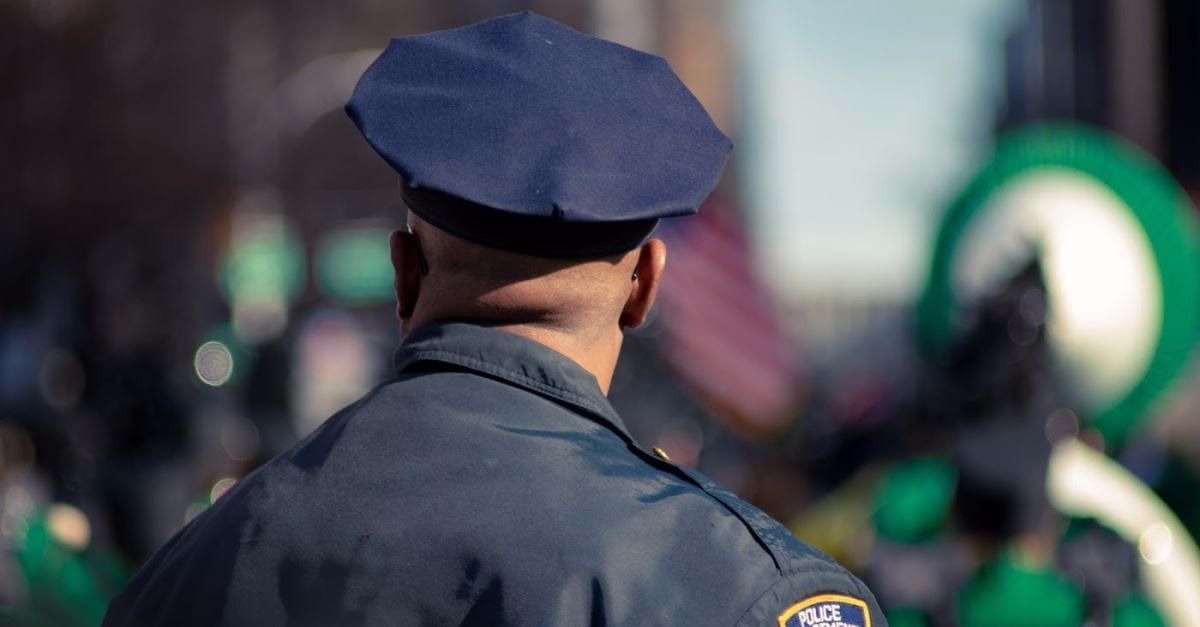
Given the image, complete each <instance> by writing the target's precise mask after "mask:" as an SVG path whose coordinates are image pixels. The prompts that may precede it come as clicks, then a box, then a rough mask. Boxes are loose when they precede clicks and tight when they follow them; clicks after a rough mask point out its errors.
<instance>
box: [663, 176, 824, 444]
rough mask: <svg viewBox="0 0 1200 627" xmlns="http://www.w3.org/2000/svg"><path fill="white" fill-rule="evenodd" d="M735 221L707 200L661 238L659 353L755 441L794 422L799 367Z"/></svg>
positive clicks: (731, 209) (719, 203)
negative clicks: (664, 260)
mask: <svg viewBox="0 0 1200 627" xmlns="http://www.w3.org/2000/svg"><path fill="white" fill-rule="evenodd" d="M737 218H738V215H737V208H736V207H735V206H734V205H732V204H731V203H729V202H728V201H727V200H725V199H724V198H722V197H720V196H719V195H716V194H714V195H713V196H711V197H710V198H709V199H708V200H707V201H706V202H705V203H704V205H703V206H702V207H701V209H700V213H699V215H696V216H694V217H691V218H687V219H683V220H673V221H670V222H671V224H668V225H665V227H664V229H663V231H662V232H661V237H662V239H663V240H664V241H665V242H666V243H667V268H666V273H665V275H664V277H663V283H662V286H661V288H660V290H661V292H660V295H659V299H660V300H659V302H660V307H661V310H660V315H661V320H662V325H661V327H662V334H663V353H664V357H665V359H666V361H667V363H668V364H669V365H670V367H671V368H672V369H673V370H674V371H675V372H676V373H677V374H678V375H679V377H680V378H681V379H682V380H683V381H685V382H686V383H687V384H689V385H690V386H691V387H692V388H693V389H695V390H696V392H697V393H698V394H699V395H700V396H701V397H703V398H704V400H706V401H707V402H708V403H709V405H711V406H712V407H713V408H714V409H715V410H716V411H717V413H718V414H719V415H721V416H722V417H723V418H726V419H728V420H729V421H730V423H731V424H732V426H734V427H736V428H738V429H741V430H743V431H747V432H750V433H751V434H756V435H761V434H768V433H772V432H778V431H780V430H782V429H783V428H785V427H786V426H787V425H788V424H789V423H790V422H791V420H792V418H793V417H794V416H795V414H796V412H797V409H798V402H799V397H800V393H799V390H800V386H799V383H800V381H801V372H800V362H799V359H798V351H797V350H796V346H795V344H794V342H793V341H792V339H791V338H790V337H789V335H788V334H787V332H786V330H785V328H784V325H783V322H782V320H781V318H780V315H779V312H778V308H777V306H776V303H775V300H774V298H773V297H772V295H771V293H770V291H769V290H768V289H767V287H766V286H765V285H764V284H763V282H762V281H761V280H760V279H759V276H758V274H757V273H756V270H755V267H754V265H753V263H752V262H751V258H750V248H749V244H748V241H747V238H746V234H745V232H744V230H743V228H742V226H741V224H740V222H739V221H738V219H737Z"/></svg>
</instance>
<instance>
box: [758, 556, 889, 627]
mask: <svg viewBox="0 0 1200 627" xmlns="http://www.w3.org/2000/svg"><path fill="white" fill-rule="evenodd" d="M737 625H738V626H739V627H742V626H745V627H749V626H752V625H753V626H755V627H758V626H763V627H767V626H769V627H887V619H886V618H884V616H883V611H882V610H881V609H880V608H879V603H878V602H877V601H876V600H875V595H873V594H871V591H870V590H868V589H867V586H866V585H864V584H863V583H862V582H861V581H859V579H858V578H857V577H855V576H854V575H852V574H850V573H849V572H847V571H846V570H844V569H842V568H839V567H837V566H834V565H829V566H828V567H818V568H810V569H806V570H804V571H791V572H787V571H785V572H784V573H783V574H782V575H781V576H780V577H779V578H778V579H776V580H775V582H774V583H772V584H771V586H770V587H769V588H767V590H766V591H765V592H764V593H763V594H762V596H760V597H759V598H758V600H757V601H755V602H754V604H753V605H751V606H750V609H748V610H746V613H745V614H744V615H743V616H742V618H741V619H740V620H739V621H738V623H737Z"/></svg>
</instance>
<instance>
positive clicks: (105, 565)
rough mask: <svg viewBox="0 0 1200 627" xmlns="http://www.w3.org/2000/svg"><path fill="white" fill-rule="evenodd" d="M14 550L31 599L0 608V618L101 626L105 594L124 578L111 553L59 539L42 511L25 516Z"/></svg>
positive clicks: (38, 623) (106, 599)
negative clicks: (80, 547) (27, 604)
mask: <svg viewBox="0 0 1200 627" xmlns="http://www.w3.org/2000/svg"><path fill="white" fill-rule="evenodd" d="M13 553H14V557H15V558H16V562H17V565H18V566H19V568H20V571H21V574H22V575H23V576H24V578H25V584H26V587H27V589H28V591H29V601H30V607H20V608H4V610H3V612H0V618H4V620H5V621H7V620H8V619H12V620H13V621H14V624H29V625H41V624H46V625H59V626H66V627H74V626H84V625H99V624H100V623H101V621H102V620H103V619H104V612H105V610H106V609H107V608H108V601H109V599H110V598H111V597H112V595H113V594H115V593H116V591H117V590H119V589H120V587H121V586H122V585H123V584H124V582H125V581H126V580H127V579H128V573H127V571H126V569H125V568H124V566H123V565H121V563H120V560H119V559H118V558H117V557H116V556H115V555H114V554H112V553H111V552H107V551H104V550H101V549H95V548H93V549H87V550H83V551H80V550H76V549H73V548H71V547H68V546H65V545H63V544H62V543H60V542H58V541H57V540H56V539H55V537H54V534H53V533H52V532H51V529H50V526H49V525H48V521H47V517H46V511H45V510H43V511H40V512H38V513H37V514H35V515H34V516H32V517H30V518H29V519H28V520H27V521H26V526H25V529H24V533H23V534H22V535H21V536H20V538H19V540H18V541H16V542H15V543H14V546H13ZM4 624H8V623H7V622H5V623H4Z"/></svg>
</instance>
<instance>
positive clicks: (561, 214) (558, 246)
mask: <svg viewBox="0 0 1200 627" xmlns="http://www.w3.org/2000/svg"><path fill="white" fill-rule="evenodd" d="M346 111H347V113H348V114H349V115H350V118H351V119H352V120H353V121H354V123H355V124H356V125H357V126H358V128H359V130H360V131H361V132H362V134H363V136H364V137H365V138H366V140H367V141H368V143H370V144H371V147H372V148H374V149H375V150H376V152H378V153H379V155H380V156H381V157H383V159H384V160H385V161H387V163H388V164H389V165H391V166H392V167H393V168H394V169H395V170H396V172H397V173H398V174H399V175H400V178H401V179H402V182H403V185H402V188H401V195H402V196H403V200H404V203H405V204H406V205H407V206H408V208H409V209H410V210H411V212H412V213H413V214H415V216H417V219H416V220H415V222H414V224H413V226H414V231H415V237H413V236H410V235H409V234H407V233H404V232H398V233H397V234H396V235H395V236H394V237H393V249H394V250H393V257H394V261H395V264H396V268H397V288H398V289H397V292H398V294H399V295H400V299H399V300H400V313H401V317H402V318H404V319H406V320H409V321H410V322H409V326H412V323H413V322H414V321H415V322H417V323H419V322H422V321H424V320H425V319H432V317H434V316H437V317H443V318H444V317H448V316H459V317H471V318H474V319H476V320H479V321H482V322H486V321H488V319H489V317H494V318H495V319H496V320H497V321H498V322H500V323H508V321H510V320H518V321H520V322H519V323H521V324H527V323H528V324H533V323H536V324H539V325H542V326H544V327H550V328H553V327H555V326H559V327H561V326H563V325H568V324H578V325H582V327H588V328H600V329H603V331H602V332H604V333H610V332H614V329H615V330H616V331H619V329H620V328H621V327H627V326H635V325H637V324H640V323H641V321H642V320H643V319H644V318H645V315H646V312H647V311H648V309H649V304H650V303H651V302H653V295H654V288H655V287H656V286H657V280H658V276H659V274H660V273H661V267H662V264H663V258H664V256H665V252H664V249H663V246H662V244H661V242H658V241H657V240H650V239H648V238H649V236H650V234H651V232H652V231H653V229H654V227H655V225H656V224H657V223H658V221H659V219H661V218H669V217H675V216H683V215H688V214H692V213H695V212H696V210H697V208H698V207H699V205H700V203H701V202H702V201H703V200H704V198H705V197H707V196H708V194H709V193H710V192H711V191H712V189H713V188H714V187H715V186H716V184H717V181H718V180H719V178H720V175H721V171H722V169H723V168H724V164H725V159H726V157H727V155H728V153H729V150H730V149H731V147H732V145H731V142H730V141H729V138H727V137H726V136H725V135H724V134H723V133H721V131H720V130H719V129H718V128H717V127H716V125H715V124H714V123H713V121H712V119H711V118H710V117H709V116H708V114H707V113H706V112H705V111H704V108H703V107H702V106H701V105H700V103H699V102H698V101H697V100H696V98H695V97H694V96H693V95H692V93H691V92H690V91H688V89H687V87H686V86H685V85H684V84H683V82H682V81H680V79H679V77H678V76H676V75H675V73H674V72H673V71H672V70H671V68H670V66H669V65H668V64H667V62H666V61H665V60H664V59H663V58H661V57H658V56H655V55H651V54H646V53H644V52H640V51H637V50H633V49H631V48H628V47H625V46H622V45H619V44H616V43H613V42H610V41H604V40H601V39H597V38H595V37H591V36H589V35H586V34H584V33H580V32H578V31H576V30H573V29H571V28H569V27H567V26H565V25H563V24H559V23H557V22H554V21H553V20H549V19H546V18H544V17H541V16H539V15H536V14H533V13H530V12H525V13H519V14H514V15H507V16H503V17H498V18H495V19H491V20H487V21H484V22H480V23H477V24H472V25H470V26H466V27H463V28H456V29H452V30H446V31H438V32H434V33H425V34H421V35H414V36H410V37H400V38H396V39H393V40H392V41H391V42H390V43H389V44H388V47H387V49H386V50H384V51H383V53H382V54H381V55H380V56H379V58H378V59H376V60H375V62H374V63H372V64H371V66H370V67H369V68H368V69H367V71H366V72H365V73H364V74H363V76H362V78H361V79H360V80H359V82H358V85H357V86H356V87H355V91H354V96H353V97H352V98H351V100H350V102H349V103H348V104H347V105H346ZM418 251H420V252H421V253H423V254H424V255H425V256H426V259H425V261H426V262H427V263H426V264H424V265H426V266H427V270H428V271H427V272H417V271H416V262H417V261H419V255H417V254H416V253H417V252H418ZM635 272H636V274H637V277H638V278H636V279H635V278H634V274H635ZM589 325H590V326H589Z"/></svg>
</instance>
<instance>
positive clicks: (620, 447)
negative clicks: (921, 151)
mask: <svg viewBox="0 0 1200 627" xmlns="http://www.w3.org/2000/svg"><path fill="white" fill-rule="evenodd" d="M397 366H398V374H397V376H396V378H395V379H393V380H392V381H391V382H389V383H386V384H384V385H382V386H380V387H378V388H376V389H375V390H374V391H373V392H371V393H370V394H369V395H367V396H366V397H365V398H363V399H362V400H360V401H358V402H357V403H355V404H353V405H351V406H349V407H347V408H346V409H344V410H342V411H341V412H339V413H338V414H336V415H335V416H333V417H332V418H330V419H329V420H328V421H327V422H326V423H325V424H324V425H322V426H321V427H320V428H319V429H317V430H316V431H315V432H314V433H312V434H311V435H310V436H308V437H307V438H306V439H304V440H303V441H302V442H300V443H299V444H297V445H296V446H295V447H293V448H292V449H290V450H289V451H288V452H286V453H284V454H283V455H281V456H280V457H278V458H276V459H275V460H273V461H271V462H270V463H268V464H266V465H265V466H263V467H262V468H261V469H259V470H258V471H256V472H255V473H253V474H252V475H250V476H248V477H246V478H245V479H243V480H242V481H240V482H239V483H238V484H237V485H236V486H235V487H234V488H233V489H232V490H230V491H229V492H228V493H226V494H225V495H224V496H222V497H221V498H220V499H218V500H217V502H216V503H215V504H214V505H213V506H212V507H210V508H209V509H208V510H207V511H205V512H204V513H203V514H201V515H200V516H198V517H197V518H196V519H195V520H193V521H192V522H191V523H190V524H189V525H187V526H186V527H185V528H184V529H183V530H182V531H180V532H179V533H178V534H176V536H175V537H174V538H172V539H171V541H170V542H169V543H168V544H167V545H165V546H164V547H163V548H162V549H160V550H159V551H158V553H157V554H156V555H155V556H154V557H153V558H152V559H151V560H150V561H149V562H148V563H147V564H146V565H145V566H144V567H143V568H142V569H141V570H140V571H139V572H138V574H137V575H136V577H135V578H134V580H133V581H132V582H131V583H130V585H129V586H128V587H127V588H126V589H125V590H124V591H123V592H122V593H121V594H120V595H119V596H118V597H117V598H116V599H114V600H113V602H112V604H111V606H110V607H109V612H108V615H107V617H106V619H105V623H104V624H105V625H108V626H113V627H116V626H119V625H131V626H133V625H136V626H146V625H172V626H175V625H205V626H209V625H250V626H256V627H266V626H271V625H418V624H419V625H448V624H473V625H503V624H509V625H608V624H612V625H777V624H778V625H784V624H786V625H809V624H821V623H820V622H819V621H821V620H823V621H825V622H826V623H828V624H835V623H833V622H832V621H834V619H838V620H840V621H841V622H843V623H844V624H847V625H855V624H866V625H873V626H875V627H879V626H883V625H886V623H885V621H884V619H883V617H882V615H881V614H880V612H879V608H878V606H877V605H876V603H875V600H874V598H873V597H872V596H871V593H870V592H869V591H868V590H867V589H866V587H865V586H864V585H863V584H862V583H861V582H859V581H858V580H857V579H856V578H855V577H854V576H852V575H851V574H849V573H848V572H847V571H845V570H844V569H843V568H841V567H840V566H838V565H837V564H836V563H834V562H833V561H832V560H831V559H830V558H828V557H826V556H825V555H823V554H821V553H819V552H817V551H815V550H813V549H811V548H809V547H808V546H806V545H804V544H802V543H801V542H799V541H797V540H796V539H795V538H794V537H793V536H792V535H791V534H790V533H788V531H787V530H786V529H785V528H784V527H782V526H781V525H779V524H778V523H776V522H775V521H773V520H771V519H770V518H769V517H768V516H767V515H765V514H764V513H762V512H761V511H759V510H758V509H755V508H754V507H752V506H750V505H748V504H746V503H745V502H743V501H741V500H740V499H738V498H737V497H735V496H733V495H732V494H730V493H729V492H727V491H725V490H723V489H722V488H720V487H718V486H716V485H715V484H713V483H712V482H711V481H709V480H708V479H707V478H705V477H703V476H702V475H700V474H698V473H695V472H693V471H690V470H687V469H685V468H680V467H678V466H675V465H674V464H671V463H670V462H668V461H664V460H662V459H659V458H658V457H656V456H655V455H653V454H651V453H648V452H647V451H645V450H644V449H642V448H641V447H640V446H639V445H638V444H636V443H635V442H634V441H633V440H632V438H630V436H629V434H628V432H627V431H626V430H625V427H624V425H623V424H622V422H621V419H620V417H618V416H617V414H616V413H615V412H614V411H613V408H612V406H611V405H610V404H609V403H608V400H607V399H606V398H605V396H604V394H603V393H602V392H601V391H600V388H599V387H598V385H597V384H596V380H595V378H594V377H593V376H592V375H590V374H589V373H587V372H586V371H585V370H583V368H581V367H580V366H579V365H578V364H576V363H575V362H573V361H571V360H570V359H568V358H566V357H564V356H563V355H560V354H558V353H557V352H555V351H553V350H551V349H549V348H547V347H545V346H542V345H541V344H538V343H536V342H533V341H531V340H528V339H525V338H522V337H519V336H516V335H512V334H509V333H506V332H503V331H497V330H492V329H487V328H482V327H478V326H473V325H468V324H462V323H442V324H431V325H426V326H424V327H422V328H420V329H418V330H416V331H415V332H414V333H412V334H411V335H410V337H409V338H408V339H407V340H406V341H405V343H404V344H403V345H402V347H401V348H400V350H399V352H398V353H397ZM822 603H824V605H822ZM789 608H792V610H791V613H790V614H789V613H788V612H789ZM805 621H807V622H805ZM814 621H818V622H814Z"/></svg>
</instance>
